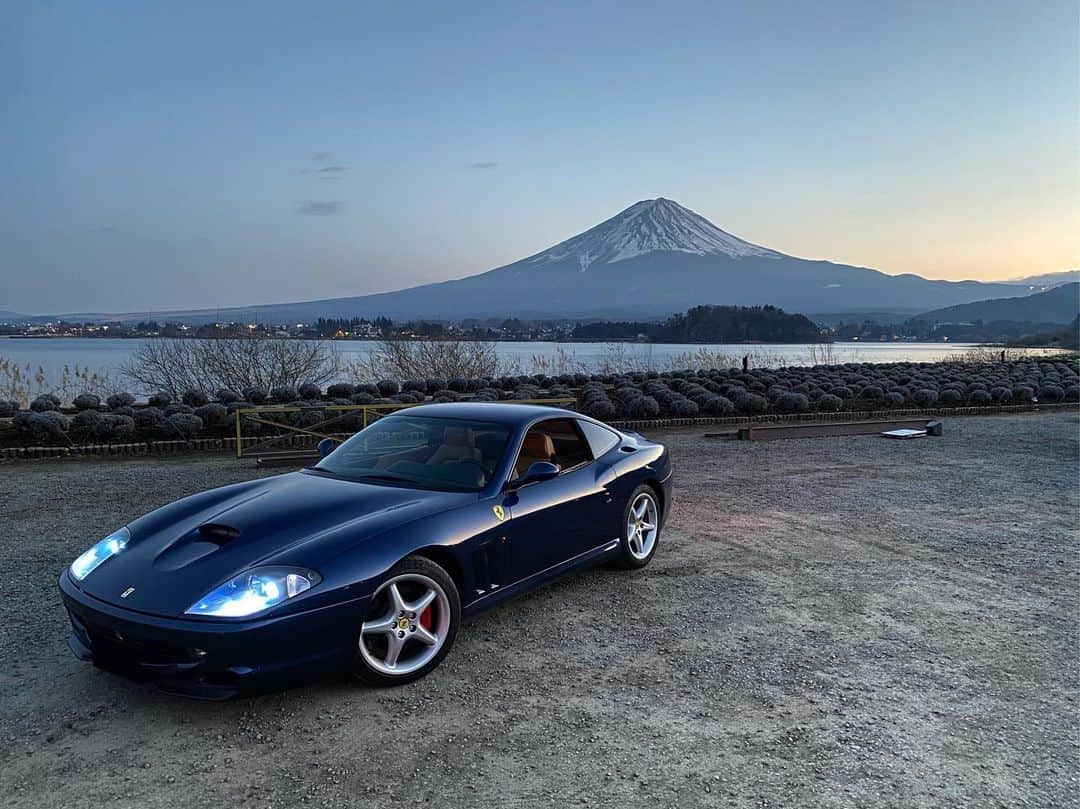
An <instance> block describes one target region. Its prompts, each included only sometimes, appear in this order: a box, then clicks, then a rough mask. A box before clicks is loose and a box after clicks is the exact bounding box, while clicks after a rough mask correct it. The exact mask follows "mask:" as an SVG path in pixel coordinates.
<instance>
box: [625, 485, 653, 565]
mask: <svg viewBox="0 0 1080 809" xmlns="http://www.w3.org/2000/svg"><path fill="white" fill-rule="evenodd" d="M643 496H647V497H648V498H649V500H650V501H651V502H652V507H653V509H654V510H655V515H656V517H655V519H656V523H655V525H656V535H655V537H654V539H653V543H652V547H651V548H649V551H648V553H647V554H646V555H645V556H643V557H642V556H641V555H640V554H636V553H635V552H634V550H633V549H632V547H631V541H630V536H629V530H628V529H629V523H630V510H631V508H632V507H633V506H634V504H635V503H637V502H638V501H639V499H640V498H642V497H643ZM662 516H663V515H662V513H661V511H660V497H659V495H658V494H657V493H656V489H654V488H653V487H652V486H649V485H648V484H646V483H642V484H641V485H640V486H638V487H637V488H636V489H634V491H633V492H631V494H630V497H628V498H627V500H626V506H625V507H624V508H623V515H622V527H621V529H620V533H619V537H620V541H619V556H620V559H619V561H620V563H621V565H622V566H623V567H625V568H629V569H631V570H637V569H639V568H643V567H645V565H647V564H649V562H650V561H652V558H653V556H655V555H656V549H657V548H658V547H660V522H661V517H662Z"/></svg>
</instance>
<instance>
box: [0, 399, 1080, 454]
mask: <svg viewBox="0 0 1080 809" xmlns="http://www.w3.org/2000/svg"><path fill="white" fill-rule="evenodd" d="M1078 408H1080V403H1078V402H1056V403H1053V404H1022V405H984V406H980V407H931V408H925V409H905V410H841V411H840V412H839V413H786V414H782V413H762V414H759V415H755V416H712V417H701V416H698V417H694V418H685V419H644V420H630V421H612V422H609V423H610V424H611V426H612V427H617V428H619V429H623V430H658V429H664V428H669V427H709V426H714V425H742V424H775V423H781V424H787V423H798V422H821V421H859V420H866V419H893V418H895V419H901V418H920V417H928V418H943V417H946V416H990V415H995V414H1000V413H1039V412H1053V411H1059V410H1070V409H1073V410H1076V409H1078ZM343 437H344V434H343ZM265 440H266V437H265V436H250V437H246V438H244V443H245V444H253V445H254V444H257V443H259V442H261V441H265ZM278 440H279V441H280V443H279V444H278V446H279V447H281V448H283V449H287V448H290V447H297V448H308V447H310V446H311V445H312V444H313V443H314V441H313V439H312V438H311V437H310V436H307V435H295V436H281V437H280V438H279V439H278ZM224 451H229V452H236V439H235V438H196V439H193V440H191V441H141V442H137V443H132V444H86V445H83V446H73V447H4V448H0V459H21V458H66V457H78V456H83V455H94V456H101V455H124V456H134V455H176V454H179V453H186V452H224Z"/></svg>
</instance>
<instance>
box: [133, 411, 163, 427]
mask: <svg viewBox="0 0 1080 809" xmlns="http://www.w3.org/2000/svg"><path fill="white" fill-rule="evenodd" d="M163 421H165V414H164V413H162V412H161V410H160V409H159V408H157V407H140V408H139V409H138V410H136V411H135V427H136V429H139V430H145V431H147V432H156V431H157V430H158V429H160V428H161V422H163Z"/></svg>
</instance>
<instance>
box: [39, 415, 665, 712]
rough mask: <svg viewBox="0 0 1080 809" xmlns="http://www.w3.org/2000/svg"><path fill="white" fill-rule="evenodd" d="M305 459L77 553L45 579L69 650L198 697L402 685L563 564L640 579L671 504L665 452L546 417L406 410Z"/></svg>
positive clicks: (570, 418)
mask: <svg viewBox="0 0 1080 809" xmlns="http://www.w3.org/2000/svg"><path fill="white" fill-rule="evenodd" d="M330 450H332V451H330ZM320 452H321V453H322V454H323V457H322V458H321V460H319V462H318V463H316V464H315V465H314V466H312V467H309V468H307V469H303V470H301V471H298V472H294V473H291V474H283V475H278V476H276V477H270V478H263V479H259V480H252V481H248V482H246V483H239V484H236V485H232V486H225V487H222V488H219V489H213V490H211V491H207V492H203V493H201V494H196V495H194V496H192V497H186V498H184V499H183V500H178V501H176V502H175V503H172V504H170V505H167V506H165V507H164V508H160V509H157V510H156V511H152V512H150V513H149V514H147V515H145V516H143V517H140V518H139V519H137V520H135V521H134V522H132V523H130V524H129V525H126V526H124V527H122V528H120V529H118V530H116V531H114V532H113V533H111V534H109V535H108V536H107V537H105V538H104V539H102V540H101V541H100V542H98V543H97V544H95V545H94V546H92V547H91V548H90V549H89V550H87V551H86V552H85V553H83V554H82V555H81V556H79V558H78V559H76V560H75V561H74V562H73V563H72V564H71V566H70V568H68V569H67V570H65V571H64V572H63V574H61V576H60V590H61V592H62V594H63V599H64V604H65V606H66V607H67V611H68V614H69V616H70V618H71V625H72V628H73V632H72V635H71V637H70V639H69V645H70V646H71V649H72V651H73V652H74V653H75V654H76V655H77V656H78V657H80V658H82V659H84V660H92V661H93V662H94V663H95V664H96V665H98V666H100V667H102V668H106V669H109V670H113V671H117V672H119V673H122V674H126V675H129V676H132V677H135V678H137V679H143V680H151V681H153V682H156V683H157V684H158V685H159V686H160V687H161V688H163V689H164V690H167V691H171V692H174V693H181V694H187V695H190V696H199V697H205V698H210V699H224V698H228V697H231V696H234V695H237V694H240V693H245V692H248V691H253V690H263V689H267V688H271V689H272V688H278V687H282V686H285V685H289V684H292V683H295V682H298V681H303V680H308V679H310V678H312V677H313V676H317V675H319V674H322V673H328V672H331V671H335V670H336V671H349V672H352V673H353V674H354V675H355V676H356V677H357V678H359V679H360V680H362V681H364V682H366V683H369V684H373V685H394V684H399V683H406V682H410V681H412V680H415V679H417V678H419V677H422V676H424V675H425V674H427V673H428V672H430V671H431V670H432V669H434V668H435V667H436V666H437V665H439V663H440V661H441V660H442V659H443V658H444V657H445V656H446V654H447V653H448V652H449V651H450V647H451V645H452V644H453V642H454V638H455V636H456V634H457V631H458V626H459V624H460V622H461V620H462V618H463V617H467V616H469V615H472V614H475V613H477V612H480V611H481V610H484V609H487V608H488V607H491V606H493V605H495V604H497V603H499V602H501V601H503V600H504V599H506V598H509V597H510V596H513V595H516V594H519V593H522V592H524V591H527V590H530V589H532V588H534V587H537V586H539V585H541V584H543V583H544V582H547V581H549V580H551V579H552V578H554V577H556V576H559V575H561V574H563V573H565V572H567V571H570V570H574V569H577V568H582V567H585V566H588V565H593V564H596V563H599V562H608V561H610V562H617V563H619V564H621V565H622V566H624V567H627V568H640V567H644V566H645V565H646V564H648V563H649V560H650V559H651V558H652V556H653V554H655V553H656V548H657V543H658V540H659V537H660V530H661V528H662V526H663V524H664V520H665V518H666V516H667V511H668V506H669V504H670V502H671V464H670V461H669V459H668V453H667V450H666V449H665V448H664V447H663V446H661V445H659V444H656V443H653V442H650V441H647V440H646V439H644V438H643V437H641V436H640V435H637V434H635V433H630V432H620V431H617V430H614V429H612V428H611V427H608V426H606V425H604V424H601V423H600V422H598V421H595V420H593V419H590V418H588V417H586V416H583V415H581V414H579V413H574V412H570V411H567V410H558V409H554V408H550V407H540V406H526V405H511V404H498V403H473V404H466V403H462V404H438V405H421V406H418V407H413V408H409V409H407V410H402V411H399V412H397V413H396V414H394V415H389V416H386V417H384V418H382V419H380V420H379V421H377V422H375V423H374V424H372V425H371V426H369V427H367V428H366V429H364V430H362V431H361V432H359V433H357V434H356V435H354V436H353V437H352V438H350V439H349V440H348V441H345V442H344V443H343V444H341V445H340V446H337V448H336V449H334V448H333V444H332V443H331V442H329V441H328V440H327V441H324V442H323V443H322V444H321V445H320Z"/></svg>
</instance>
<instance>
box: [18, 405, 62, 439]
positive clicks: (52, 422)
mask: <svg viewBox="0 0 1080 809" xmlns="http://www.w3.org/2000/svg"><path fill="white" fill-rule="evenodd" d="M23 412H24V413H26V416H25V417H23V418H19V419H16V420H14V421H13V422H12V424H13V425H15V427H16V429H17V430H18V431H19V432H20V433H22V434H23V435H25V436H26V437H28V438H29V439H30V440H31V441H35V442H53V441H63V440H64V439H65V438H66V436H67V433H68V430H70V429H71V420H70V419H68V417H67V416H65V415H64V414H63V413H60V412H59V411H57V410H41V411H36V412H35V411H33V410H30V411H23Z"/></svg>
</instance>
